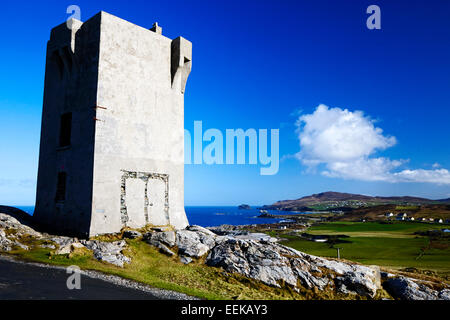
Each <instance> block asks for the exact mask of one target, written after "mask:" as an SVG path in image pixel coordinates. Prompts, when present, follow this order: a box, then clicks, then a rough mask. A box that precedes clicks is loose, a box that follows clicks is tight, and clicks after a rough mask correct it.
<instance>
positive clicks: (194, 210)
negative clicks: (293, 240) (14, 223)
mask: <svg viewBox="0 0 450 320" xmlns="http://www.w3.org/2000/svg"><path fill="white" fill-rule="evenodd" d="M15 208H18V209H20V210H23V211H25V212H26V213H28V214H29V215H33V213H34V206H15ZM255 208H256V207H252V208H251V209H248V210H242V209H238V207H237V206H185V211H186V215H187V218H188V220H189V224H191V225H199V226H202V227H215V226H220V225H223V224H229V225H234V226H237V225H249V224H264V223H276V222H280V221H282V220H284V219H283V218H280V219H277V218H258V216H259V215H260V214H261V213H260V212H259V209H255ZM268 213H270V214H274V215H277V214H278V215H279V214H294V213H293V212H290V211H278V210H268ZM304 213H310V212H295V214H304Z"/></svg>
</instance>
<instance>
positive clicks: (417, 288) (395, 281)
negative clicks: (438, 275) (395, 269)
mask: <svg viewBox="0 0 450 320" xmlns="http://www.w3.org/2000/svg"><path fill="white" fill-rule="evenodd" d="M384 287H385V289H386V291H388V292H389V293H390V294H391V295H392V296H394V297H396V298H398V299H401V300H450V290H449V289H442V290H441V291H437V290H434V289H432V288H430V287H429V286H427V285H426V284H425V283H423V282H421V281H420V280H416V281H414V280H413V279H411V278H407V277H404V276H399V277H391V278H388V279H387V280H386V281H385V282H384Z"/></svg>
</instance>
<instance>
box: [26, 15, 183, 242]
mask: <svg viewBox="0 0 450 320" xmlns="http://www.w3.org/2000/svg"><path fill="white" fill-rule="evenodd" d="M67 25H69V26H71V28H68V26H67ZM161 31H162V29H161V28H160V27H159V26H158V25H157V23H155V24H154V26H153V28H152V29H150V30H148V29H145V28H142V27H139V26H137V25H134V24H132V23H130V22H127V21H125V20H122V19H120V18H117V17H115V16H112V15H110V14H108V13H105V12H100V13H98V14H97V15H95V16H94V17H92V18H91V19H89V20H88V21H86V22H84V23H82V22H81V21H78V20H73V19H72V20H70V21H69V22H68V23H67V24H66V23H64V24H61V25H59V26H57V27H55V28H54V29H52V31H51V36H50V40H49V41H48V45H47V58H46V72H45V89H44V102H43V113H42V129H41V130H42V131H41V145H40V154H39V172H38V183H37V197H36V209H35V213H34V217H35V219H36V221H37V222H38V223H40V224H42V225H43V226H47V227H48V228H49V229H51V230H52V231H57V232H60V233H72V234H77V235H82V236H94V235H98V234H105V233H113V232H118V231H120V230H121V229H122V228H123V227H125V226H129V227H133V228H138V227H142V226H144V225H147V224H153V225H171V226H173V227H175V228H184V227H186V226H187V225H188V221H187V218H186V214H185V211H184V90H185V86H186V82H187V78H188V76H189V73H190V71H191V61H192V44H191V43H190V42H189V41H187V40H186V39H184V38H182V37H178V38H176V39H174V40H171V39H169V38H167V37H165V36H163V35H162V34H161Z"/></svg>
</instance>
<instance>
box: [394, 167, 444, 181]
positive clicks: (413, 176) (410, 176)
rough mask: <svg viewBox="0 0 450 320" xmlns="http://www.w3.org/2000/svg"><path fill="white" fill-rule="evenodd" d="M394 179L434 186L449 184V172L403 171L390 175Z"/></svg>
mask: <svg viewBox="0 0 450 320" xmlns="http://www.w3.org/2000/svg"><path fill="white" fill-rule="evenodd" d="M392 175H393V177H394V179H395V180H397V181H403V182H429V183H436V184H450V172H449V171H448V170H447V169H434V170H425V169H416V170H403V171H400V172H395V173H393V174H392Z"/></svg>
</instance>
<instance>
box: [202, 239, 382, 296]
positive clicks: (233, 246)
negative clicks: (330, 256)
mask: <svg viewBox="0 0 450 320" xmlns="http://www.w3.org/2000/svg"><path fill="white" fill-rule="evenodd" d="M206 263H207V264H208V265H210V266H216V267H222V268H223V269H225V270H226V271H228V272H237V273H240V274H242V275H244V276H246V277H249V278H253V279H255V280H259V281H262V282H264V283H266V284H268V285H271V286H277V287H279V286H280V284H282V283H286V284H289V285H291V286H294V287H296V286H297V285H298V284H299V283H300V284H302V285H303V286H305V287H306V288H309V289H312V288H314V287H317V288H318V289H320V290H323V289H325V288H326V287H327V286H329V287H330V288H332V287H336V289H337V290H338V291H340V292H342V293H352V294H359V295H363V296H367V297H374V296H375V294H376V292H377V289H379V286H378V283H379V281H378V280H377V272H376V271H375V270H373V269H372V268H369V267H365V266H360V265H356V264H355V265H351V264H348V263H344V262H339V261H333V260H327V259H323V258H319V257H315V256H312V255H307V254H304V253H302V252H299V251H297V250H294V249H291V248H288V247H284V246H281V245H279V244H274V243H270V242H269V243H267V242H257V241H254V240H244V239H234V238H225V239H223V240H222V241H219V242H218V244H217V245H216V246H215V247H214V249H213V250H212V251H211V252H210V254H209V255H208V258H207V260H206Z"/></svg>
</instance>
